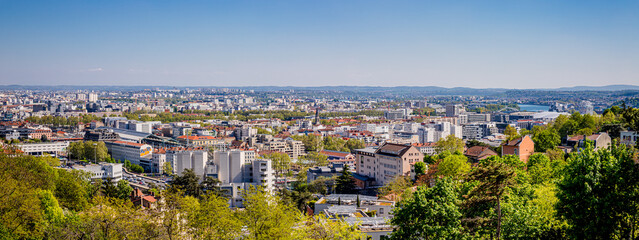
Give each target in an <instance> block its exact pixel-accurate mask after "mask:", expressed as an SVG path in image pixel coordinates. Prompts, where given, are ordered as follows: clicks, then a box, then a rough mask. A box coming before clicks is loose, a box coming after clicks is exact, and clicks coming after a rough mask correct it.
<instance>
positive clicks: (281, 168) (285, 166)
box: [261, 152, 291, 176]
mask: <svg viewBox="0 0 639 240" xmlns="http://www.w3.org/2000/svg"><path fill="white" fill-rule="evenodd" d="M261 158H263V159H270V160H271V163H272V166H273V168H274V170H275V174H276V175H278V176H282V173H284V172H285V171H286V172H288V171H289V169H290V168H291V158H290V157H289V156H288V154H286V153H282V152H272V153H269V154H264V155H262V156H261Z"/></svg>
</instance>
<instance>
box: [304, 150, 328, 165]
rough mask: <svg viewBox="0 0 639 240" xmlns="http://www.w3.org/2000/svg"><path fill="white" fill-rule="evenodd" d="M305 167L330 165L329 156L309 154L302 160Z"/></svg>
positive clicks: (315, 153)
mask: <svg viewBox="0 0 639 240" xmlns="http://www.w3.org/2000/svg"><path fill="white" fill-rule="evenodd" d="M300 160H301V161H300V162H301V163H302V165H303V166H306V167H317V166H326V165H328V156H326V155H324V154H320V153H318V152H309V153H307V154H306V156H303V157H302V159H300Z"/></svg>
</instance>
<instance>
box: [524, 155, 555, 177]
mask: <svg viewBox="0 0 639 240" xmlns="http://www.w3.org/2000/svg"><path fill="white" fill-rule="evenodd" d="M527 169H528V173H530V177H531V181H532V182H531V183H532V184H540V183H544V182H547V181H550V180H551V179H552V177H553V168H552V165H551V163H550V158H548V156H546V155H545V154H543V153H535V154H533V155H530V158H528V163H527Z"/></svg>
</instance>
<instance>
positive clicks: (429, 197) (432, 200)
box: [391, 178, 463, 239]
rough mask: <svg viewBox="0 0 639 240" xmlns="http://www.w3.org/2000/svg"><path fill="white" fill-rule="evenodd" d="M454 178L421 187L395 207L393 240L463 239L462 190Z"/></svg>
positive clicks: (392, 221) (392, 222)
mask: <svg viewBox="0 0 639 240" xmlns="http://www.w3.org/2000/svg"><path fill="white" fill-rule="evenodd" d="M456 186H457V185H456V184H455V183H454V181H453V180H452V179H449V178H444V179H440V180H438V181H437V183H436V184H435V186H434V187H432V188H427V187H425V186H419V187H417V190H416V191H415V192H414V193H413V194H412V197H410V198H407V199H406V200H404V201H401V202H400V203H399V204H398V206H397V207H396V208H395V211H394V217H393V218H392V219H391V224H392V225H393V226H394V227H395V229H394V230H393V232H392V233H391V239H461V238H463V228H462V224H461V217H462V213H461V211H460V208H459V190H458V189H457V187H456Z"/></svg>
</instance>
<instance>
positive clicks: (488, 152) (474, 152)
mask: <svg viewBox="0 0 639 240" xmlns="http://www.w3.org/2000/svg"><path fill="white" fill-rule="evenodd" d="M464 155H466V157H467V158H468V160H470V161H472V162H479V161H481V160H484V159H486V158H489V157H491V156H497V155H498V154H497V152H495V151H493V150H492V149H490V147H486V146H473V147H470V148H468V149H466V152H465V153H464Z"/></svg>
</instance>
